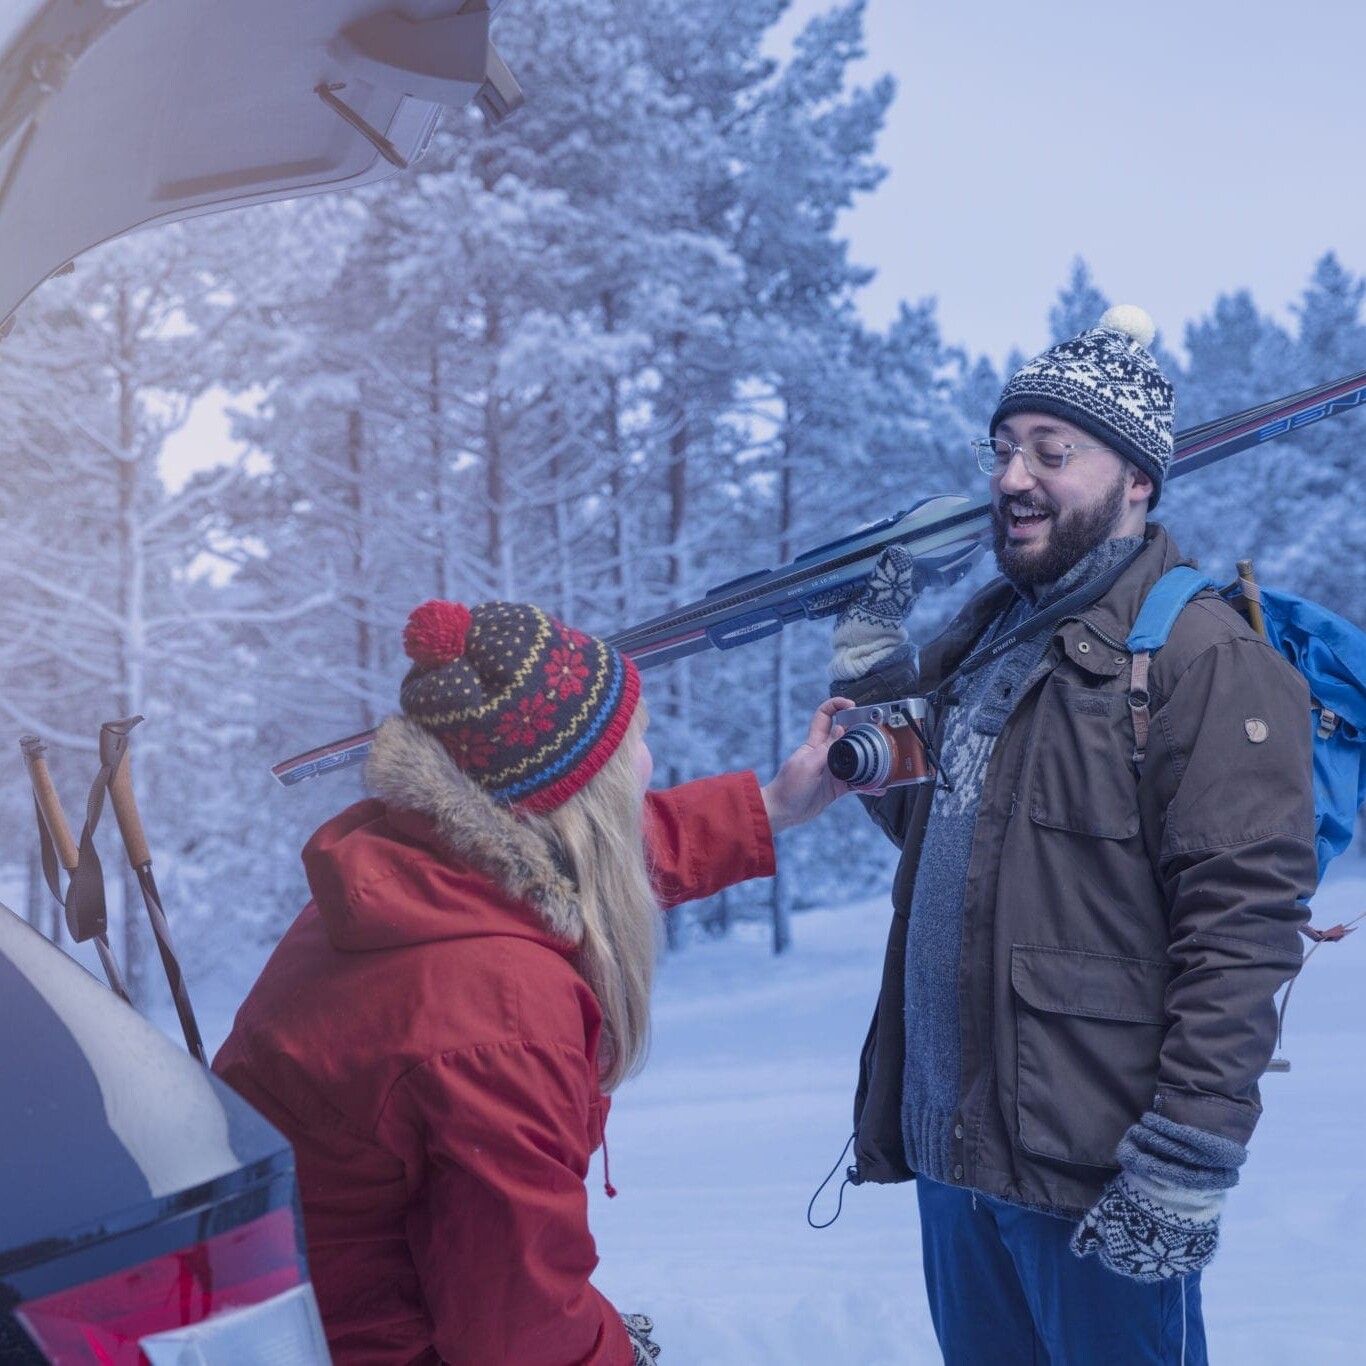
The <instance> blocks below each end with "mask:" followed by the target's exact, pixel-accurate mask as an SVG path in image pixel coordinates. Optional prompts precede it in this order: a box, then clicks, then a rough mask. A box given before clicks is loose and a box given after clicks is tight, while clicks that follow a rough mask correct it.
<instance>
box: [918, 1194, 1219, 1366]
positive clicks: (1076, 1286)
mask: <svg viewBox="0 0 1366 1366" xmlns="http://www.w3.org/2000/svg"><path fill="white" fill-rule="evenodd" d="M915 1184H916V1193H917V1196H918V1198H919V1201H920V1237H921V1245H922V1247H923V1249H924V1259H925V1286H926V1289H927V1290H928V1291H929V1297H930V1316H931V1318H933V1320H934V1331H935V1336H936V1337H938V1339H939V1349H940V1351H941V1352H943V1354H944V1362H945V1366H1159V1364H1160V1366H1208V1363H1209V1357H1208V1355H1207V1353H1206V1350H1205V1326H1204V1321H1203V1320H1202V1318H1201V1316H1200V1276H1199V1273H1196V1274H1195V1275H1191V1276H1186V1277H1184V1278H1182V1279H1180V1280H1171V1281H1159V1282H1157V1283H1155V1284H1146V1283H1144V1282H1142V1281H1135V1280H1131V1279H1130V1278H1129V1277H1128V1276H1120V1275H1118V1274H1117V1273H1115V1272H1113V1271H1111V1270H1109V1269H1108V1268H1107V1267H1105V1266H1102V1265H1101V1263H1100V1261H1099V1259H1098V1258H1096V1257H1095V1256H1090V1257H1086V1258H1079V1257H1077V1256H1076V1255H1075V1254H1074V1253H1073V1252H1072V1250H1071V1248H1070V1247H1068V1241H1069V1239H1070V1238H1071V1237H1072V1231H1073V1228H1074V1227H1075V1225H1074V1224H1073V1222H1072V1221H1071V1220H1069V1219H1058V1218H1055V1217H1054V1216H1053V1215H1051V1214H1040V1213H1038V1212H1037V1211H1035V1210H1028V1209H1021V1208H1020V1207H1019V1206H1018V1205H1008V1204H1006V1203H1005V1202H1004V1201H1003V1200H996V1199H993V1198H992V1197H991V1196H989V1195H982V1194H981V1193H980V1192H978V1193H976V1194H974V1193H973V1192H972V1191H967V1190H960V1189H959V1188H958V1187H956V1186H945V1185H942V1184H941V1183H940V1182H937V1181H928V1180H926V1179H925V1178H924V1177H923V1176H921V1177H917V1178H916V1183H915Z"/></svg>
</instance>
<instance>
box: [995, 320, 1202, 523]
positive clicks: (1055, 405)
mask: <svg viewBox="0 0 1366 1366" xmlns="http://www.w3.org/2000/svg"><path fill="white" fill-rule="evenodd" d="M1156 333H1157V329H1156V328H1155V327H1154V325H1153V320H1152V319H1151V318H1150V317H1149V316H1148V315H1147V314H1146V313H1145V312H1144V311H1143V310H1142V309H1141V308H1136V307H1135V306H1134V305H1133V304H1117V305H1116V306H1115V307H1114V308H1110V309H1107V310H1106V311H1105V313H1104V315H1103V316H1102V317H1101V320H1100V323H1099V324H1098V325H1097V326H1096V327H1093V328H1091V330H1090V331H1089V332H1083V333H1082V334H1081V335H1080V336H1078V337H1073V338H1072V339H1071V340H1070V341H1065V342H1059V343H1058V344H1057V345H1056V346H1051V347H1049V349H1048V350H1047V351H1045V352H1043V353H1042V355H1038V356H1035V357H1034V359H1033V360H1032V361H1030V362H1029V363H1028V364H1027V365H1022V366H1021V367H1020V368H1019V369H1018V370H1017V371H1016V372H1015V373H1014V375H1012V376H1011V378H1010V382H1009V383H1008V384H1007V385H1006V387H1005V388H1004V389H1003V390H1002V391H1001V401H1000V403H998V404H997V406H996V412H995V414H994V416H993V417H992V419H991V434H992V436H995V435H996V428H997V427H998V426H1000V424H1001V423H1002V422H1004V421H1005V420H1006V418H1008V417H1010V416H1011V414H1013V413H1051V414H1052V415H1053V416H1054V417H1060V418H1062V419H1063V420H1064V421H1067V422H1070V423H1072V424H1073V426H1076V427H1080V428H1081V429H1082V431H1084V432H1089V433H1090V434H1091V435H1092V436H1094V437H1095V438H1096V440H1097V441H1100V442H1102V443H1103V444H1104V445H1106V446H1109V447H1110V448H1111V449H1112V450H1115V451H1118V452H1119V453H1120V455H1122V456H1123V457H1124V458H1125V459H1126V460H1129V461H1132V462H1133V463H1134V464H1135V465H1137V466H1138V468H1139V469H1141V470H1142V471H1143V472H1144V473H1145V474H1147V475H1148V476H1149V477H1150V478H1151V479H1152V481H1153V496H1152V498H1151V499H1150V500H1149V504H1148V506H1149V507H1156V506H1157V500H1158V497H1159V496H1160V495H1161V493H1162V481H1163V479H1164V478H1165V477H1166V474H1167V466H1168V465H1170V464H1171V458H1172V424H1173V419H1174V416H1175V407H1176V404H1175V399H1174V397H1173V395H1172V386H1171V382H1170V381H1169V380H1168V379H1167V377H1166V375H1164V374H1163V373H1162V369H1161V367H1160V366H1159V365H1158V363H1157V362H1156V361H1155V360H1154V359H1153V358H1152V356H1151V355H1150V354H1149V353H1148V351H1147V349H1146V348H1147V347H1148V346H1149V345H1151V343H1152V340H1153V337H1154V336H1155V335H1156Z"/></svg>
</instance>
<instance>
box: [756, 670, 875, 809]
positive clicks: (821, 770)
mask: <svg viewBox="0 0 1366 1366" xmlns="http://www.w3.org/2000/svg"><path fill="white" fill-rule="evenodd" d="M853 705H854V704H853V703H852V702H851V701H850V700H849V699H848V698H847V697H831V698H829V699H827V700H826V701H824V702H822V703H821V704H820V706H819V707H817V708H816V713H815V715H814V716H812V718H811V729H810V730H809V731H807V734H806V739H805V740H804V741H803V742H802V743H801V744H800V745H798V746H797V748H796V749H795V750H793V751H792V753H791V754H789V755H788V757H787V758H786V759H785V760H784V761H783V765H782V767H781V768H780V769H779V770H778V771H777V773H775V774H774V775H773V778H772V780H771V781H770V782H768V783H767V784H766V785H765V786H764V787H762V788H761V789H760V792H761V794H762V796H763V799H764V810H765V811H767V812H768V823H769V827H770V828H771V829H772V831H773V833H774V834H775V835H776V834H778V833H779V832H780V831H783V830H787V829H790V828H791V827H792V826H794V825H801V824H802V823H803V822H805V821H809V820H810V819H811V818H812V817H813V816H819V815H820V813H821V812H822V811H824V810H825V808H826V807H827V806H829V805H830V803H831V802H833V801H834V800H835V798H836V797H842V796H844V794H845V793H846V792H848V791H849V785H848V783H842V782H840V781H839V779H838V778H836V777H835V776H834V775H833V774H832V773H831V772H830V770H829V769H828V768H827V767H826V765H825V756H826V754H827V752H828V751H829V749H830V746H831V745H832V744H833V743H834V741H835V740H837V739H838V738H839V734H840V730H839V728H838V727H837V724H836V721H835V717H836V715H837V713H839V712H842V711H844V710H846V709H847V708H849V707H852V706H853Z"/></svg>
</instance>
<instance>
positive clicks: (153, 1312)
mask: <svg viewBox="0 0 1366 1366" xmlns="http://www.w3.org/2000/svg"><path fill="white" fill-rule="evenodd" d="M498 3H499V0H404V2H403V5H402V9H401V10H400V9H397V8H392V7H390V6H389V5H388V4H386V0H6V3H5V4H4V5H3V7H0V320H4V321H3V322H0V335H3V331H4V330H7V329H8V326H9V322H10V320H11V319H12V315H13V314H14V312H15V310H16V309H17V308H18V307H19V306H20V305H21V304H22V302H23V300H24V299H25V298H26V297H27V296H28V295H29V293H30V292H31V291H32V290H34V289H35V288H37V287H38V286H39V285H40V284H41V283H42V281H43V280H44V279H46V278H48V277H49V276H51V275H52V274H54V273H61V272H63V271H64V270H65V269H66V268H67V267H68V265H69V264H70V263H71V262H72V261H74V259H75V258H76V257H77V256H79V255H80V254H81V253H82V252H84V251H86V250H88V249H89V248H91V247H94V246H96V245H98V244H100V243H102V242H105V241H108V240H110V239H111V238H114V237H117V236H119V235H121V234H122V233H125V232H128V231H130V230H132V229H134V228H137V227H140V226H143V225H146V224H152V223H160V222H166V221H170V220H174V219H177V218H185V217H188V216H191V215H195V214H202V213H209V212H213V211H216V210H219V209H224V208H229V207H232V206H235V205H244V204H252V203H260V202H264V201H267V200H271V199H279V198H286V197H291V196H294V195H298V194H302V193H312V192H321V191H327V190H333V189H339V188H343V187H349V186H354V185H360V184H364V183H365V182H367V181H370V180H374V179H377V178H379V177H381V176H383V175H388V174H392V173H394V172H395V171H397V170H400V169H402V168H403V167H404V166H406V165H407V164H408V163H409V162H410V161H411V160H413V159H414V158H415V157H417V156H418V155H419V154H420V153H421V151H422V149H423V147H424V146H425V144H426V141H427V139H428V138H429V136H430V135H431V133H432V131H433V129H434V127H435V125H436V121H437V118H438V116H439V113H440V109H441V107H442V106H443V105H454V106H459V105H464V104H468V103H471V102H474V103H477V104H478V105H479V106H480V107H481V108H482V109H483V111H484V113H485V116H486V117H487V118H489V119H491V120H494V121H497V120H498V119H500V118H502V117H503V116H504V115H505V114H506V113H508V112H509V111H510V110H511V109H512V108H514V107H515V106H516V104H517V103H518V102H519V101H520V95H519V92H518V90H517V87H516V84H515V82H514V81H513V80H512V78H511V76H510V75H509V73H508V72H507V69H506V67H504V66H503V64H502V62H501V61H500V60H499V58H498V55H497V53H496V51H495V50H494V48H493V46H492V44H491V43H490V41H489V21H490V18H491V15H492V12H493V11H494V10H495V9H496V8H497V6H498ZM0 1040H2V1041H3V1042H0V1095H3V1096H4V1097H5V1101H6V1106H5V1118H4V1122H3V1124H0V1361H3V1362H4V1363H6V1366H25V1363H29V1362H56V1363H62V1366H67V1364H68V1363H69V1364H71V1366H75V1363H86V1362H105V1363H117V1364H118V1366H125V1363H126V1366H140V1364H141V1363H150V1366H161V1364H162V1363H170V1362H176V1363H181V1362H185V1363H191V1362H199V1363H205V1364H206V1366H207V1364H208V1363H217V1362H249V1361H263V1360H269V1361H272V1362H278V1363H281V1366H283V1364H284V1363H312V1362H319V1361H326V1360H327V1348H326V1344H325V1341H324V1338H323V1333H322V1325H321V1323H320V1321H319V1318H318V1312H317V1306H316V1303H315V1301H314V1299H313V1296H312V1291H311V1288H310V1286H309V1284H308V1268H307V1259H306V1255H305V1248H304V1240H303V1231H302V1223H301V1216H300V1207H299V1198H298V1190H297V1186H296V1181H295V1174H294V1160H293V1155H292V1153H291V1152H290V1149H289V1145H288V1143H287V1142H286V1141H285V1140H284V1138H283V1137H282V1136H281V1135H280V1134H279V1133H278V1132H277V1131H276V1130H274V1129H273V1128H272V1127H271V1126H270V1125H269V1124H267V1123H266V1122H265V1120H263V1119H262V1118H261V1117H260V1116H258V1115H257V1114H256V1113H255V1112H254V1111H253V1110H252V1109H251V1108H250V1107H249V1106H248V1105H247V1104H246V1103H245V1102H244V1101H242V1100H241V1099H240V1098H239V1097H237V1096H236V1095H235V1094H234V1093H233V1092H232V1091H231V1090H230V1089H229V1088H228V1087H226V1086H225V1085H223V1084H222V1083H221V1082H220V1081H218V1079H217V1078H215V1077H214V1076H212V1075H211V1074H210V1073H209V1072H208V1071H206V1070H205V1068H204V1067H202V1066H201V1065H200V1064H199V1063H198V1062H196V1061H195V1060H194V1059H193V1058H191V1057H190V1056H188V1055H187V1054H186V1053H185V1052H184V1051H182V1050H181V1049H180V1048H178V1047H177V1046H176V1045H174V1044H172V1043H171V1042H170V1040H169V1039H167V1038H165V1037H164V1036H163V1035H161V1034H160V1033H158V1032H157V1031H156V1030H155V1029H154V1028H153V1027H152V1026H151V1025H150V1024H148V1023H147V1022H146V1021H144V1020H143V1019H142V1018H141V1017H140V1016H139V1015H138V1014H137V1013H136V1012H135V1011H134V1010H133V1009H132V1008H131V1007H130V1006H128V1005H127V1004H126V1003H125V1002H124V1001H122V1000H120V999H119V998H118V997H116V996H115V995H114V994H113V993H112V992H111V991H109V990H108V989H107V988H106V987H105V986H103V985H102V984H101V983H100V982H99V981H97V980H96V979H95V978H94V977H92V976H91V975H90V974H89V973H88V972H86V970H85V969H84V968H82V967H81V966H80V965H78V964H77V963H76V962H74V961H73V960H72V959H71V958H69V957H68V956H67V955H66V954H64V953H63V952H62V951H61V950H60V949H58V948H56V947H54V946H53V945H52V944H50V943H49V942H48V941H47V940H46V939H44V938H43V936H42V935H40V934H39V933H38V932H37V931H36V930H34V929H32V928H31V927H30V926H29V925H27V924H26V923H25V922H24V921H23V920H21V919H20V918H19V917H18V916H16V915H14V914H13V913H12V912H10V911H9V910H8V909H6V908H5V907H3V906H0Z"/></svg>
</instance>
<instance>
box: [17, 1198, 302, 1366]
mask: <svg viewBox="0 0 1366 1366" xmlns="http://www.w3.org/2000/svg"><path fill="white" fill-rule="evenodd" d="M290 1292H294V1293H290ZM272 1305H273V1306H275V1312H274V1313H273V1314H271V1313H267V1312H265V1311H266V1310H267V1309H268V1308H269V1307H270V1306H272ZM252 1306H257V1307H258V1309H259V1310H260V1311H261V1312H257V1313H254V1314H253V1313H245V1312H240V1311H247V1310H249V1309H250V1308H251V1307H252ZM233 1311H239V1312H233ZM15 1312H16V1313H17V1314H18V1316H19V1318H20V1319H21V1320H22V1321H23V1324H24V1327H25V1328H27V1329H28V1332H29V1334H30V1335H31V1336H32V1337H33V1338H34V1340H35V1341H36V1342H37V1343H38V1345H39V1346H40V1347H41V1348H42V1349H43V1350H44V1351H45V1352H46V1353H47V1354H48V1356H49V1357H50V1358H51V1360H52V1361H53V1362H55V1363H58V1366H156V1363H157V1362H158V1361H183V1362H187V1363H198V1362H206V1363H209V1362H216V1361H233V1360H235V1361H260V1360H270V1361H272V1362H277V1361H278V1362H280V1363H281V1366H283V1364H284V1363H293V1362H299V1363H303V1362H315V1361H326V1360H327V1355H326V1350H325V1348H322V1346H321V1343H322V1330H321V1325H320V1324H319V1322H318V1318H317V1306H316V1304H315V1302H314V1301H313V1297H312V1290H311V1287H309V1286H308V1284H307V1277H306V1273H305V1270H304V1266H303V1262H302V1259H301V1257H300V1255H299V1251H298V1247H297V1245H296V1241H295V1233H294V1213H293V1210H292V1209H289V1208H285V1209H277V1210H273V1211H272V1212H271V1213H270V1214H267V1215H265V1216H263V1217H262V1218H260V1219H255V1220H253V1221H252V1222H251V1223H249V1224H243V1225H241V1226H240V1227H239V1228H234V1229H230V1230H229V1231H228V1232H226V1233H220V1234H218V1235H216V1236H215V1237H213V1238H209V1239H207V1240H206V1241H205V1242H202V1243H195V1244H194V1245H193V1246H191V1247H186V1248H180V1249H178V1250H177V1251H175V1252H171V1253H168V1254H167V1255H165V1256H163V1257H157V1258H155V1259H154V1260H153V1261H150V1262H143V1263H141V1264H139V1265H137V1266H132V1267H129V1268H127V1269H126V1270H123V1271H117V1272H115V1273H114V1274H113V1275H111V1276H105V1277H102V1278H101V1279H100V1280H97V1281H87V1282H86V1283H85V1284H84V1285H78V1286H74V1287H72V1288H71V1289H68V1290H61V1291H58V1292H57V1293H56V1294H53V1295H46V1296H44V1297H43V1298H42V1299H38V1300H29V1301H27V1302H26V1303H24V1304H22V1305H20V1306H19V1307H18V1308H17V1310H16V1311H15ZM210 1318H212V1319H213V1323H212V1324H209V1323H206V1322H205V1321H206V1320H209V1319H210ZM189 1325H203V1327H202V1328H201V1329H200V1330H198V1331H197V1332H195V1333H193V1334H192V1335H190V1336H182V1335H181V1334H180V1333H177V1332H176V1331H175V1330H185V1329H186V1328H187V1327H188V1326H189ZM253 1334H255V1336H253ZM244 1335H245V1336H244ZM159 1338H160V1339H161V1343H158V1339H159ZM172 1339H174V1341H175V1343H177V1344H179V1345H176V1346H174V1354H171V1355H168V1354H167V1352H166V1351H163V1350H162V1348H170V1347H171V1346H172ZM144 1340H145V1341H144ZM215 1340H217V1341H218V1344H219V1345H218V1347H217V1348H215V1347H214V1343H215ZM230 1342H231V1344H232V1345H231V1346H230V1345H229V1343H230ZM291 1343H293V1344H296V1345H294V1346H291ZM272 1344H275V1345H273V1346H272ZM257 1346H259V1347H262V1348H267V1350H265V1351H259V1352H258V1351H257V1350H255V1348H256V1347H257ZM315 1348H316V1349H317V1350H315ZM319 1353H320V1354H319Z"/></svg>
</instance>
